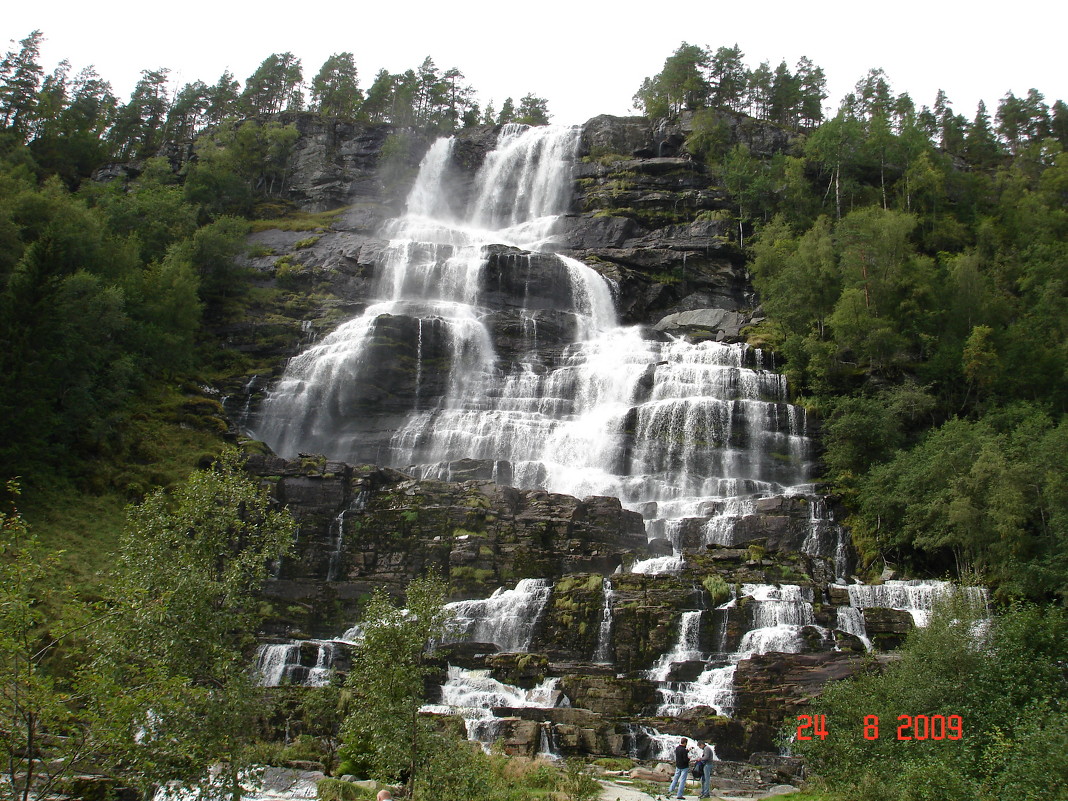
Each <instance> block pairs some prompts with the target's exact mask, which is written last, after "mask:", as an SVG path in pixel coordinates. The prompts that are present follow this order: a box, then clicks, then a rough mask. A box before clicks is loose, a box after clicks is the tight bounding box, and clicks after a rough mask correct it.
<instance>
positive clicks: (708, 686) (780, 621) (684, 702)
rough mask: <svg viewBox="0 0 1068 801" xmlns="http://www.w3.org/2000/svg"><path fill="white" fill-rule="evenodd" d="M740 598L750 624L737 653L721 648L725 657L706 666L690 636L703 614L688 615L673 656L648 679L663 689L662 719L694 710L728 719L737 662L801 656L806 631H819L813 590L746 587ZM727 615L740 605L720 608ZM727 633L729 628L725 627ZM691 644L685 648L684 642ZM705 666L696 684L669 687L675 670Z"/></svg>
mask: <svg viewBox="0 0 1068 801" xmlns="http://www.w3.org/2000/svg"><path fill="white" fill-rule="evenodd" d="M741 597H742V598H745V599H747V602H746V605H745V608H746V610H747V613H748V620H747V622H746V624H745V626H744V634H743V635H742V640H741V643H740V644H739V646H738V650H737V651H734V652H724V651H723V650H722V649H723V647H724V643H722V642H721V643H719V644H718V647H719V648H720V651H719V652H717V653H714V654H712V655H710V656H709V657H708V658H707V660H706V658H705V656H704V655H703V654H701V653H700V652H699V651H697V642H698V640H697V637H696V635H695V634H694V633H693V632H692V631H689V630H687V627H688V626H692V625H693V623H692V621H693V619H694V618H693V617H692V616H693V615H695V614H696V615H697V616H698V618H697V619H698V620H699V619H700V617H699V616H700V614H701V613H700V612H697V613H694V612H683V613H682V617H681V619H680V627H681V630H680V638H679V642H678V643H676V645H675V647H674V648H673V649H672V651H671V652H669V653H667V654H665V655H664V656H662V657H661V658H660V660H659V661H658V663H657V664H656V665H655V666H654V668H653V669H652V670H651V671H650V672H649V677H650V678H651V679H653V680H654V681H657V682H658V683H659V684H660V687H658V689H657V694H658V695H659V697H660V706H659V707H658V709H657V714H658V715H667V716H672V717H674V716H677V715H679V714H681V713H682V712H683V711H685V710H686V709H690V708H692V707H695V706H708V707H711V708H712V709H714V710H715V711H716V714H718V715H729V714H730V712H731V708H732V706H733V697H734V689H733V685H734V672H735V669H736V668H737V665H738V662H740V661H741V660H742V659H745V658H746V657H749V656H752V655H753V654H763V653H768V652H770V651H780V652H784V653H796V652H798V651H800V650H801V649H802V647H803V640H802V638H801V630H802V629H803V628H804V627H806V626H812V627H815V628H816V629H817V630H821V629H820V628H819V627H818V626H815V613H814V611H813V608H812V600H813V595H812V590H811V588H808V587H801V586H798V585H794V584H781V585H774V584H743V585H742V586H741ZM718 611H722V612H723V613H725V614H732V613H733V614H737V612H738V604H737V599H732V600H731V601H729V602H727V603H725V604H724V605H723V606H721V607H720V608H719V610H717V612H718ZM723 628H724V629H726V626H725V625H724V627H723ZM684 632H685V636H686V637H687V638H688V643H689V644H687V645H686V646H685V647H684V646H682V638H683V634H684ZM694 660H702V661H706V665H705V669H704V670H702V672H701V674H700V675H699V676H698V677H697V678H696V679H695V680H693V681H681V682H680V681H669V680H668V679H669V677H670V674H671V669H672V666H673V665H675V664H677V663H679V662H684V661H694Z"/></svg>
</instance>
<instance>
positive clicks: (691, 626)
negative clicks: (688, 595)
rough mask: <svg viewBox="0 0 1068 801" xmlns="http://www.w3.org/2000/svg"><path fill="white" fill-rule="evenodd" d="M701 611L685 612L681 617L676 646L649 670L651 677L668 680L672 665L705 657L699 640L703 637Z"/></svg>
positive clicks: (654, 679)
mask: <svg viewBox="0 0 1068 801" xmlns="http://www.w3.org/2000/svg"><path fill="white" fill-rule="evenodd" d="M701 615H702V613H701V612H699V611H698V612H683V613H682V616H681V617H680V618H679V637H678V639H677V640H676V641H675V647H674V648H673V649H672V650H671V651H669V652H668V653H666V654H664V655H663V656H662V657H660V660H659V661H658V662H657V664H656V665H654V666H653V669H652V670H650V671H649V678H650V679H652V680H653V681H667V677H668V674H669V673H670V672H671V666H672V665H674V664H675V663H677V662H688V661H694V660H699V659H703V658H704V657H703V656H702V654H701V652H700V651H699V650H698V642H699V640H700V637H701Z"/></svg>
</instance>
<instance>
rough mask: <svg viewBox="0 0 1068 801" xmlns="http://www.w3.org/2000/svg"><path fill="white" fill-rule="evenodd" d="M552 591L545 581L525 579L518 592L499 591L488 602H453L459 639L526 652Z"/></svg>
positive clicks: (457, 637)
mask: <svg viewBox="0 0 1068 801" xmlns="http://www.w3.org/2000/svg"><path fill="white" fill-rule="evenodd" d="M551 591H552V587H551V586H550V585H549V582H548V581H545V580H544V579H523V580H522V581H520V582H519V584H517V585H516V587H515V589H514V590H504V589H498V590H497V591H496V592H495V593H493V595H491V596H490V597H489V598H486V599H484V600H475V601H456V602H454V603H451V604H449V605H448V608H449V609H450V610H451V611H452V613H453V615H454V616H455V617H454V625H455V632H456V633H455V638H456V639H457V640H464V641H468V642H485V643H493V644H495V645H496V646H498V647H499V648H500V649H501V650H502V651H525V650H527V649H528V648H529V647H530V641H531V638H532V637H533V636H534V627H535V626H536V625H537V623H538V619H539V617H540V616H541V613H542V611H543V610H544V609H545V605H546V604H547V603H548V602H549V594H550V592H551Z"/></svg>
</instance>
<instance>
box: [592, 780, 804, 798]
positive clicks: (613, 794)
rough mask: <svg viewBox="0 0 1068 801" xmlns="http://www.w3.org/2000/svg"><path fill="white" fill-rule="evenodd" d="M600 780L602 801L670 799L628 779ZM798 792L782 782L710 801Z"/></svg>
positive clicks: (688, 796) (718, 796)
mask: <svg viewBox="0 0 1068 801" xmlns="http://www.w3.org/2000/svg"><path fill="white" fill-rule="evenodd" d="M600 782H601V788H602V789H601V799H600V801H670V799H668V797H667V796H665V795H663V794H662V793H661V794H658V795H650V794H649V793H647V792H645V791H643V790H639V789H638V788H637V787H635V786H634V785H633V784H630V783H624V782H626V780H623V781H608V780H606V779H601V780H600ZM665 789H666V788H665ZM796 792H799V790H798V789H797V788H796V787H791V786H790V785H788V784H780V785H776V786H775V787H772V788H771V789H770V790H769V791H767V792H757V791H754V792H753V793H752V794H749V793H746V794H744V795H741V794H735V793H731V794H730V795H714V796H712V798H711V799H710V801H759V799H763V798H774V797H777V796H783V795H789V794H791V793H796ZM696 798H697V794H696V793H687V795H686V801H693V800H695V799H696Z"/></svg>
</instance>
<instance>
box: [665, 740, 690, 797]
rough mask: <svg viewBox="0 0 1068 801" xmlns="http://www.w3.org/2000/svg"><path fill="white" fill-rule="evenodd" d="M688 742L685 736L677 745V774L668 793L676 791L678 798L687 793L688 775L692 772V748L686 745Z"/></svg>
mask: <svg viewBox="0 0 1068 801" xmlns="http://www.w3.org/2000/svg"><path fill="white" fill-rule="evenodd" d="M687 742H688V741H687V740H686V738H685V737H683V738H682V740H681V741H680V742H679V744H678V745H677V746H675V776H674V778H673V779H672V780H671V784H670V785H669V786H668V795H671V794H672V793H675V797H676V798H682V797H683V795H685V793H686V776H687V775H688V774H689V772H690V750H689V749H688V748H687V747H686V743H687ZM675 785H678V787H676V786H675Z"/></svg>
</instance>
